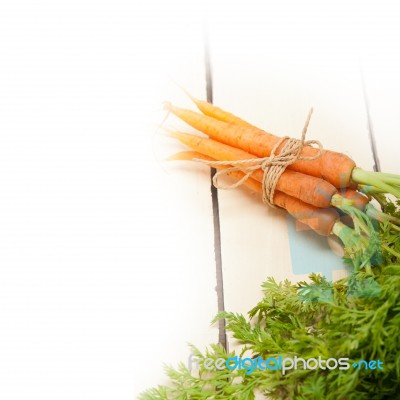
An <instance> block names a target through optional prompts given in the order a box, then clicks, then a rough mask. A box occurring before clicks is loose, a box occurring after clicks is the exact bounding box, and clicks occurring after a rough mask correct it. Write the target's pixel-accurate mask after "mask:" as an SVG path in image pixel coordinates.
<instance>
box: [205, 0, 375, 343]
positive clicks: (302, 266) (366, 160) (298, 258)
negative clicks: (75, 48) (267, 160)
mask: <svg viewBox="0 0 400 400" xmlns="http://www.w3.org/2000/svg"><path fill="white" fill-rule="evenodd" d="M230 7H231V6H230ZM247 7H248V5H247V4H246V6H244V5H238V4H235V5H232V7H231V8H230V17H229V18H226V17H225V15H224V13H223V10H222V7H221V9H218V7H217V9H213V13H212V14H211V15H210V24H209V25H210V42H211V59H212V65H213V72H214V103H215V104H216V105H219V106H220V107H222V108H224V109H226V110H229V111H231V112H233V113H236V114H237V115H239V116H241V117H243V118H244V119H246V120H248V121H250V122H252V123H253V124H255V125H258V126H260V127H262V128H264V129H266V130H267V131H270V132H273V133H276V134H279V135H281V136H283V135H289V136H294V137H299V136H300V134H301V130H302V128H303V125H304V121H305V118H306V116H307V113H308V110H309V108H310V107H314V114H313V117H312V120H311V123H310V127H309V130H308V138H309V139H317V140H320V141H321V142H322V143H323V145H324V147H325V148H329V149H333V150H337V151H341V152H344V153H346V154H348V155H350V156H351V157H352V158H353V159H354V160H355V161H356V162H357V164H358V165H359V166H361V167H363V168H365V169H369V170H370V169H371V168H372V166H373V159H372V154H371V150H370V146H369V141H368V132H367V123H366V121H367V120H366V113H365V108H364V100H363V91H362V85H361V79H360V73H359V64H358V60H357V55H356V54H353V53H352V51H351V50H352V49H351V46H350V45H349V44H348V43H347V42H346V35H345V33H348V32H347V30H346V26H345V27H344V31H345V33H342V32H341V30H340V31H338V30H337V29H336V23H337V21H336V20H335V18H336V17H337V15H338V14H340V13H341V11H343V10H340V9H336V8H335V9H333V10H322V8H321V7H322V6H319V5H318V4H313V6H312V7H310V6H309V5H304V4H303V3H301V4H300V3H299V4H298V5H296V4H294V3H293V4H292V3H291V4H290V5H288V3H287V2H282V4H281V2H280V3H279V4H278V3H274V4H268V5H267V4H263V5H262V6H261V5H260V4H258V3H255V2H252V3H251V7H250V8H249V9H247ZM250 9H251V12H250V11H249V10H250ZM331 11H332V12H331ZM219 201H220V212H221V241H222V262H223V271H224V291H225V308H226V309H227V310H229V311H234V312H241V313H246V312H247V311H248V310H249V309H250V308H251V307H252V306H254V305H255V304H256V302H257V301H258V300H259V299H260V297H261V293H260V284H261V282H263V281H264V280H265V279H266V277H267V276H273V277H274V278H275V279H276V280H278V281H279V280H282V279H284V278H289V279H291V280H293V281H296V280H302V279H304V278H305V277H306V276H307V274H308V273H310V272H322V273H324V275H326V276H327V277H328V278H330V279H332V278H337V277H339V276H341V275H342V274H344V273H345V271H344V270H343V265H342V263H341V260H340V257H339V256H337V255H334V254H333V252H332V251H331V249H330V245H329V243H327V240H326V239H325V238H322V239H321V238H319V237H317V236H316V235H314V234H309V235H307V236H306V239H305V236H304V232H297V231H296V230H295V229H294V228H293V227H292V226H291V225H290V223H289V224H288V221H287V217H286V215H285V214H284V213H283V212H281V211H280V210H274V209H268V208H266V207H265V206H264V205H262V204H261V203H260V201H259V198H256V196H255V195H252V194H248V193H244V192H243V193H239V192H238V191H234V190H232V191H219ZM306 234H307V233H306ZM234 344H235V343H234V341H232V340H231V341H230V345H231V346H234Z"/></svg>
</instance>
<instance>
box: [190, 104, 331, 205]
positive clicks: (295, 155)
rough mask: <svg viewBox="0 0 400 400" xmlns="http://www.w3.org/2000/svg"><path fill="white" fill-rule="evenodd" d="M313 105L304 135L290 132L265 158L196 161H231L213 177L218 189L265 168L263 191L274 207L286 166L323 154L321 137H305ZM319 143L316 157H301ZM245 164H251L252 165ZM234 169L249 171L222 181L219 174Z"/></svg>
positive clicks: (313, 158) (239, 183)
mask: <svg viewBox="0 0 400 400" xmlns="http://www.w3.org/2000/svg"><path fill="white" fill-rule="evenodd" d="M312 112H313V109H312V108H311V109H310V111H309V113H308V116H307V119H306V122H305V124H304V128H303V131H302V134H301V138H300V139H295V138H290V137H289V136H284V137H282V138H281V139H280V140H279V141H278V142H277V143H276V144H275V146H274V147H273V148H272V150H271V155H270V156H268V157H261V158H251V159H245V160H235V161H206V160H200V159H196V161H199V162H203V163H205V164H208V165H210V166H218V165H221V166H224V165H231V167H229V168H226V169H222V170H220V171H218V172H217V173H216V174H215V175H214V177H213V184H214V186H215V187H216V188H218V189H234V188H237V187H238V186H240V185H242V184H243V183H245V182H246V181H247V180H248V179H249V178H250V177H251V175H252V174H253V172H254V171H256V170H257V169H260V168H261V169H262V170H263V171H264V175H263V180H262V193H263V202H264V203H265V204H267V205H269V206H271V207H275V205H274V203H273V199H274V195H275V188H276V185H277V183H278V180H279V178H280V177H281V175H282V174H283V172H284V171H285V169H286V168H287V167H288V166H289V165H291V164H293V163H294V162H296V161H298V160H315V159H317V158H319V157H320V156H321V154H322V150H323V148H322V144H321V143H320V142H319V141H318V140H305V137H306V134H307V129H308V125H309V123H310V119H311V115H312ZM283 142H285V144H284V145H283V146H282V149H281V150H280V151H279V153H278V154H275V153H276V152H277V150H278V148H279V146H280V145H281V144H282V143H283ZM313 144H315V145H317V146H318V152H317V154H316V155H315V156H312V157H301V156H300V154H301V152H302V150H303V147H304V146H310V145H313ZM243 164H250V165H248V166H246V165H243ZM234 171H242V172H244V173H245V175H244V176H243V178H241V179H240V180H238V181H237V182H235V183H233V184H227V185H223V184H221V183H219V182H218V178H219V177H221V176H223V175H229V174H230V173H231V172H234Z"/></svg>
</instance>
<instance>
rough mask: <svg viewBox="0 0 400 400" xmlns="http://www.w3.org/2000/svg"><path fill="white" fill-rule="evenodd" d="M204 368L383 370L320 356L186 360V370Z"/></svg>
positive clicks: (374, 362) (376, 362) (372, 363)
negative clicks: (305, 357)
mask: <svg viewBox="0 0 400 400" xmlns="http://www.w3.org/2000/svg"><path fill="white" fill-rule="evenodd" d="M201 367H202V368H204V369H205V370H208V371H213V370H223V369H225V368H227V369H229V370H230V371H234V370H239V371H240V370H245V371H246V375H249V374H251V373H252V372H253V371H255V370H256V369H259V370H262V371H266V370H269V371H277V370H280V371H282V375H285V374H286V372H287V371H290V370H293V369H294V370H296V369H304V370H315V369H322V370H334V369H340V370H348V369H350V368H353V369H359V370H361V369H363V370H383V362H382V361H381V360H370V361H367V360H360V361H358V362H353V363H350V361H349V358H346V357H341V358H339V359H336V358H333V357H332V358H328V359H323V358H322V357H321V356H319V357H318V358H307V359H304V358H301V357H297V356H294V357H285V358H283V357H282V356H277V357H269V358H267V359H263V358H261V357H260V356H258V357H256V358H249V357H246V358H241V357H238V356H234V357H230V358H227V359H225V358H222V357H220V358H217V359H214V358H210V357H208V358H200V357H197V356H195V355H194V354H190V356H189V360H188V369H189V371H192V370H193V369H194V368H195V369H197V370H199V369H200V368H201Z"/></svg>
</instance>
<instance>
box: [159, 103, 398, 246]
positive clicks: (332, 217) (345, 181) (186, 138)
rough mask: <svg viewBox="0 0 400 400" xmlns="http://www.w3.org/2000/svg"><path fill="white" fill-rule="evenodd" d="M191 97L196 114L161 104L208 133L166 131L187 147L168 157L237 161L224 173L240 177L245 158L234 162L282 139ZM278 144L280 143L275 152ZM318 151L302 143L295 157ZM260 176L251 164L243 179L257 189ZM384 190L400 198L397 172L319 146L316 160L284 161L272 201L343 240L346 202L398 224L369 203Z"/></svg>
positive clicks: (259, 154)
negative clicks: (368, 167) (374, 168)
mask: <svg viewBox="0 0 400 400" xmlns="http://www.w3.org/2000/svg"><path fill="white" fill-rule="evenodd" d="M190 98H191V99H192V100H193V102H194V104H195V105H196V106H197V108H198V109H199V110H200V111H201V113H198V112H194V111H192V110H188V109H183V108H179V107H176V106H174V105H172V104H170V103H166V105H165V108H166V109H167V110H168V112H170V113H172V114H174V115H175V116H177V117H178V118H180V119H181V120H183V121H185V122H186V123H187V124H189V125H190V126H192V127H193V128H195V129H197V130H199V131H201V132H202V133H203V134H205V135H207V136H208V137H204V136H198V135H193V134H189V133H184V132H180V131H172V132H170V135H171V136H172V137H173V138H175V139H177V140H179V141H180V142H182V143H184V144H185V145H187V146H188V147H189V148H191V150H190V151H185V152H181V153H178V154H175V155H174V156H172V157H170V158H169V159H170V160H194V161H201V160H205V161H206V162H207V163H208V165H210V166H211V167H215V168H217V169H226V168H229V165H226V164H224V165H221V164H218V163H215V162H216V161H225V162H229V161H232V162H233V163H235V166H236V167H237V166H239V170H231V171H230V172H228V175H229V176H230V177H231V178H232V179H234V180H236V181H239V180H241V179H242V178H243V177H244V176H245V175H246V167H247V166H248V163H247V164H246V163H244V164H240V163H239V164H238V163H237V162H238V161H241V160H249V159H254V158H265V157H269V156H270V155H271V151H272V150H273V148H274V147H275V146H276V145H277V143H278V142H279V140H281V138H280V137H278V136H276V135H273V134H271V133H268V132H266V131H264V130H262V129H260V128H257V127H256V126H253V125H252V124H250V123H248V122H246V121H244V120H243V119H241V118H239V117H237V116H235V115H233V114H231V113H229V112H227V111H224V110H222V109H221V108H218V107H216V106H214V105H213V104H211V103H208V102H206V101H202V100H199V99H197V98H194V97H192V96H190ZM283 145H284V143H282V144H281V145H279V147H278V149H277V152H276V154H279V151H280V149H281V148H282V147H283ZM319 151H320V150H319V149H316V148H314V147H312V146H304V147H303V149H302V152H301V154H300V156H301V157H302V158H312V157H315V155H316V154H317V153H318V152H319ZM213 162H214V163H215V164H213ZM241 166H242V167H243V169H242V170H240V169H241V168H240V167H241ZM263 175H264V171H263V170H262V169H261V168H260V169H256V170H255V171H254V172H253V173H252V174H251V177H250V178H249V179H247V180H244V181H243V184H244V185H246V186H247V187H249V188H250V189H252V190H254V191H256V192H261V191H262V181H263ZM384 193H389V194H391V195H393V196H395V197H396V198H397V199H400V176H399V175H395V174H386V173H380V172H367V171H364V170H363V169H361V168H359V167H357V166H356V163H355V162H354V161H353V160H352V159H351V158H350V157H348V156H347V155H345V154H342V153H338V152H334V151H330V150H322V151H321V153H320V154H319V157H317V158H315V159H311V160H297V161H295V162H294V163H292V164H291V165H289V166H288V168H287V169H286V170H285V171H284V172H283V173H282V175H281V176H280V178H279V180H278V182H277V186H276V190H275V193H274V198H273V203H274V205H275V206H278V207H281V208H283V209H285V210H286V211H287V212H288V213H290V214H291V215H292V216H293V217H295V218H296V219H297V220H298V221H299V222H300V223H303V224H306V225H308V226H309V227H310V228H311V229H313V230H314V231H316V232H317V233H319V234H321V235H325V236H328V235H331V234H334V235H337V236H339V237H340V238H341V239H342V241H344V240H343V238H344V237H348V234H349V230H351V227H349V226H347V225H346V224H345V223H343V222H342V220H341V213H340V211H339V209H340V208H342V209H343V208H345V207H347V206H349V205H350V206H353V207H355V208H357V209H359V210H362V211H365V212H366V213H367V214H368V215H369V217H371V218H375V219H378V220H380V221H384V220H388V221H389V222H390V223H391V224H394V225H395V226H396V225H400V224H399V222H400V221H399V220H398V219H396V218H394V217H390V216H387V215H386V214H384V213H383V212H382V211H381V210H379V209H377V208H376V207H374V206H372V204H370V200H371V199H372V198H373V197H376V198H377V199H378V200H379V196H381V195H382V194H384Z"/></svg>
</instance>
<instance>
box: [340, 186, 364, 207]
mask: <svg viewBox="0 0 400 400" xmlns="http://www.w3.org/2000/svg"><path fill="white" fill-rule="evenodd" d="M342 196H343V197H344V198H346V199H349V200H353V206H354V207H356V208H358V209H359V210H364V208H365V206H366V205H367V204H368V203H369V199H368V197H367V196H364V195H363V194H362V193H360V192H357V191H356V190H353V189H349V188H348V189H346V190H344V191H343V193H342Z"/></svg>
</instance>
